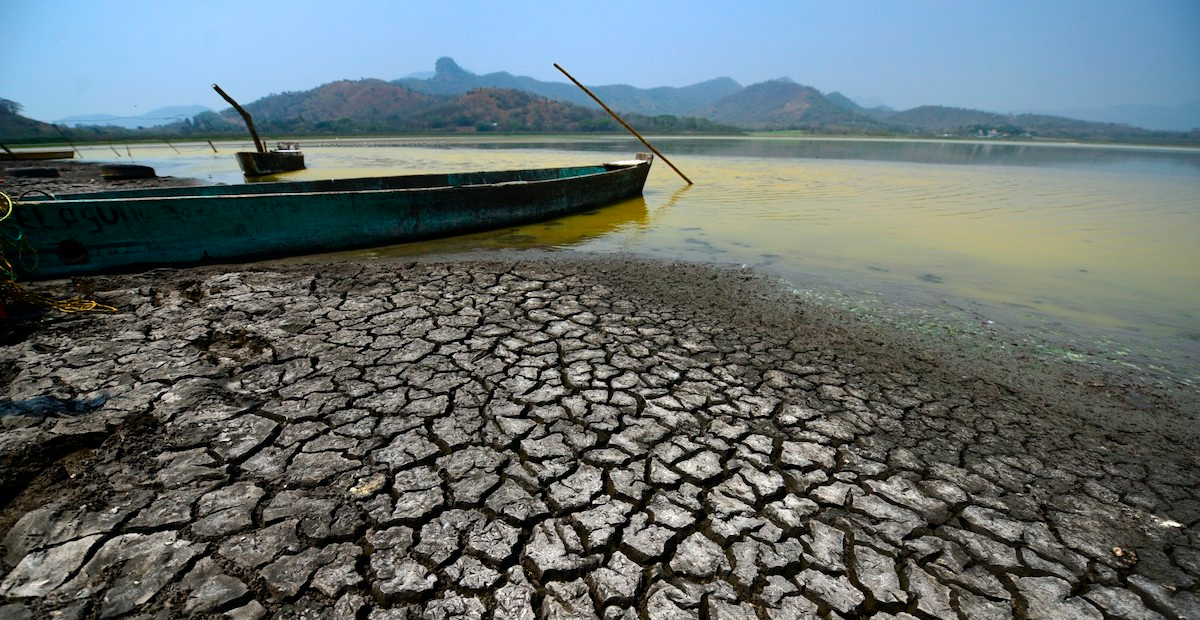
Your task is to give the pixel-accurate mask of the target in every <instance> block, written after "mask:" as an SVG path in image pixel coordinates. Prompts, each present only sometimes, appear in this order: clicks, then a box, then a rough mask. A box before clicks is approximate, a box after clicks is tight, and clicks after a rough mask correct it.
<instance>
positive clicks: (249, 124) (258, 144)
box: [213, 84, 267, 153]
mask: <svg viewBox="0 0 1200 620" xmlns="http://www.w3.org/2000/svg"><path fill="white" fill-rule="evenodd" d="M213 90H215V91H217V94H218V95H220V96H222V97H224V98H225V101H228V102H229V105H231V106H233V109H235V110H237V113H238V114H241V115H242V120H244V121H246V129H249V130H250V137H251V138H253V139H254V148H255V150H257V151H258V152H259V153H266V152H267V147H266V145H265V144H263V142H262V140H259V139H258V132H257V131H254V121H252V120H250V113H249V112H247V111H245V110H243V109H242V106H240V105H238V102H236V101H234V100H233V97H230V96H229V95H226V94H225V91H223V90H221V87H220V86H217V85H216V84H213Z"/></svg>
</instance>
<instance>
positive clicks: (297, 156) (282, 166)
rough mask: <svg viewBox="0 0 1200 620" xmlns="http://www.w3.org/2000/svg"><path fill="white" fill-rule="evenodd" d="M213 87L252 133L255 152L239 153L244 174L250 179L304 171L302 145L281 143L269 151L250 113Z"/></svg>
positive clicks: (217, 87)
mask: <svg viewBox="0 0 1200 620" xmlns="http://www.w3.org/2000/svg"><path fill="white" fill-rule="evenodd" d="M212 87H213V90H215V91H217V94H218V95H221V97H223V98H224V99H225V101H227V102H229V105H231V106H233V109H234V110H237V113H238V114H240V115H241V116H242V120H243V121H245V123H246V129H248V130H249V131H250V139H251V140H254V148H255V149H256V151H255V152H253V153H250V152H240V153H237V162H238V166H240V167H241V168H242V174H244V175H246V176H248V177H261V176H268V175H272V174H280V173H283V172H294V171H296V170H304V154H303V153H301V152H300V145H298V144H296V143H295V142H280V143H279V145H278V148H276V149H274V150H270V151H268V150H267V146H266V143H265V142H263V141H262V140H261V139H259V137H258V132H257V131H255V130H254V119H253V118H251V117H250V113H249V112H247V111H246V110H245V109H244V108H242V106H240V105H238V102H237V101H234V100H233V97H230V96H229V95H228V94H226V93H225V91H223V90H221V87H220V86H217V85H216V84H213V85H212Z"/></svg>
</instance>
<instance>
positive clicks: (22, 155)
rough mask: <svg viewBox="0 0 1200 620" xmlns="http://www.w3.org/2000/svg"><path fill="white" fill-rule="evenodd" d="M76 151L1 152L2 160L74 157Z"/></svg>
mask: <svg viewBox="0 0 1200 620" xmlns="http://www.w3.org/2000/svg"><path fill="white" fill-rule="evenodd" d="M74 157H75V151H12V152H0V161H45V160H48V159H72V158H74Z"/></svg>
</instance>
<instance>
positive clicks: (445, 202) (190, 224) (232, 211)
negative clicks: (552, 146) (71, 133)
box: [4, 154, 652, 279]
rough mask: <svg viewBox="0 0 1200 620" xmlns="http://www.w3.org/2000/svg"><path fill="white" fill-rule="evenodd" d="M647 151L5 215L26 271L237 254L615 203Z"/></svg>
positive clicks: (116, 200) (68, 200)
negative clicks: (32, 256) (564, 164)
mask: <svg viewBox="0 0 1200 620" xmlns="http://www.w3.org/2000/svg"><path fill="white" fill-rule="evenodd" d="M651 160H652V157H651V156H649V155H641V154H639V155H638V159H636V160H628V161H619V162H613V163H607V164H599V165H594V166H580V167H570V168H546V169H536V170H512V171H502V172H466V173H456V174H430V175H408V176H393V177H370V178H359V179H338V180H326V181H294V182H275V183H253V184H241V185H213V186H203V187H170V188H151V189H134V190H119V191H109V192H96V193H87V194H69V195H60V196H43V195H41V194H38V195H36V196H28V197H25V198H22V199H21V200H19V201H18V202H17V204H16V205H15V206H14V208H13V211H12V213H11V215H10V217H9V218H8V219H7V221H5V222H4V224H5V225H6V226H15V227H16V228H17V229H18V230H19V234H20V235H22V236H23V238H24V239H25V240H26V241H27V242H28V243H29V244H30V245H31V246H32V249H33V250H34V251H35V252H36V261H30V260H28V259H29V256H25V257H24V259H25V260H12V262H13V263H14V267H16V269H17V275H18V276H19V277H20V278H22V279H47V278H55V277H62V276H69V275H78V274H87V273H103V272H114V271H134V270H139V269H145V268H152V267H161V266H187V265H197V264H206V263H226V262H240V261H246V260H257V259H264V258H276V257H282V256H297V255H304V254H315V253H323V252H334V251H341V250H348V249H355V248H364V247H375V246H381V245H391V244H396V243H403V242H408V241H416V240H419V239H428V238H433V237H443V236H450V235H456V234H463V233H468V232H475V231H480V230H488V229H494V228H500V227H505V226H511V225H515V224H520V223H525V222H531V221H537V220H544V219H550V218H554V217H559V216H562V215H565V214H568V213H573V212H577V211H582V210H586V209H591V208H595V207H599V206H603V205H608V204H613V203H616V202H620V201H623V200H627V199H630V198H635V197H637V196H639V195H641V193H642V188H643V186H644V185H645V183H646V177H647V175H648V174H649V172H650V165H651ZM11 258H12V257H10V259H11ZM33 262H36V265H32V264H24V263H33ZM18 263H22V264H18Z"/></svg>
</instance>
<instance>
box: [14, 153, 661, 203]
mask: <svg viewBox="0 0 1200 620" xmlns="http://www.w3.org/2000/svg"><path fill="white" fill-rule="evenodd" d="M648 165H650V162H649V161H629V160H625V161H620V162H611V163H601V164H591V165H584V166H563V167H557V168H528V169H518V170H500V171H489V170H482V171H473V172H449V173H432V174H410V175H392V176H382V177H353V178H346V179H314V180H310V181H273V182H271V183H266V184H253V183H247V184H238V185H224V186H220V185H199V186H192V187H190V188H189V187H171V188H140V189H130V190H111V191H107V192H86V193H80V194H61V195H56V196H55V197H54V198H53V199H41V200H22V201H20V203H21V205H23V206H28V207H33V206H47V205H63V204H84V203H101V204H108V203H112V202H133V203H142V202H150V201H163V200H170V201H175V200H180V201H183V200H197V199H215V200H231V199H239V200H240V199H248V198H277V197H281V196H301V197H303V196H323V195H329V194H345V195H369V194H379V193H406V192H434V191H437V192H441V191H447V190H455V189H471V190H478V189H490V188H502V187H513V186H534V185H539V184H548V183H562V182H566V181H573V180H576V179H586V178H590V177H596V176H601V175H605V174H612V173H614V172H619V171H622V170H627V169H630V168H636V167H637V166H648ZM592 169H594V170H595V171H594V172H584V173H582V174H575V175H570V176H565V177H555V178H545V179H537V180H532V181H526V180H521V179H511V180H506V181H498V182H495V183H461V184H458V185H422V186H419V187H391V188H387V187H384V188H361V189H353V188H346V187H340V186H335V187H331V188H329V189H314V190H308V191H265V192H253V191H252V192H244V193H228V194H209V195H205V194H187V193H182V192H183V191H186V190H187V189H203V188H210V187H227V188H233V187H241V186H246V187H255V186H257V187H262V186H263V185H270V184H279V185H289V186H295V185H301V184H305V183H335V184H343V185H349V184H353V183H356V182H371V181H376V180H382V181H386V180H388V179H405V178H417V177H422V176H430V177H435V178H437V177H442V178H449V177H453V176H467V175H474V174H497V173H503V174H524V173H536V172H546V171H552V170H592ZM164 189H166V190H169V191H170V192H180V193H178V194H175V193H166V194H161V193H157V192H160V191H161V190H164ZM139 193H146V194H147V195H145V196H142V195H138V194H139ZM106 194H120V195H115V196H106Z"/></svg>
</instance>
